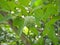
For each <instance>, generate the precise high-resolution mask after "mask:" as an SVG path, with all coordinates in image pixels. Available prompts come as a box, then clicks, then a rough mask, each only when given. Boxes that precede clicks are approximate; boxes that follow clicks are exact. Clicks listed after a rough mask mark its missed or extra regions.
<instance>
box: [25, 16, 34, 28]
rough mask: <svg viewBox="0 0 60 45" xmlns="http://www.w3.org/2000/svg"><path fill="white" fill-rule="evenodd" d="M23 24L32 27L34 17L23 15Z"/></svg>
mask: <svg viewBox="0 0 60 45" xmlns="http://www.w3.org/2000/svg"><path fill="white" fill-rule="evenodd" d="M24 25H25V26H27V27H32V26H34V25H35V17H33V16H26V17H25V21H24Z"/></svg>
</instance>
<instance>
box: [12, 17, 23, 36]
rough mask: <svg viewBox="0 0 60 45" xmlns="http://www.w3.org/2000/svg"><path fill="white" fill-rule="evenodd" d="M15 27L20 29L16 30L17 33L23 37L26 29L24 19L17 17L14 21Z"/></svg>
mask: <svg viewBox="0 0 60 45" xmlns="http://www.w3.org/2000/svg"><path fill="white" fill-rule="evenodd" d="M13 25H14V26H16V27H17V28H18V30H16V31H15V32H16V33H18V35H19V36H21V33H22V31H23V27H24V19H22V18H21V17H16V18H15V19H14V20H13Z"/></svg>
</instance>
